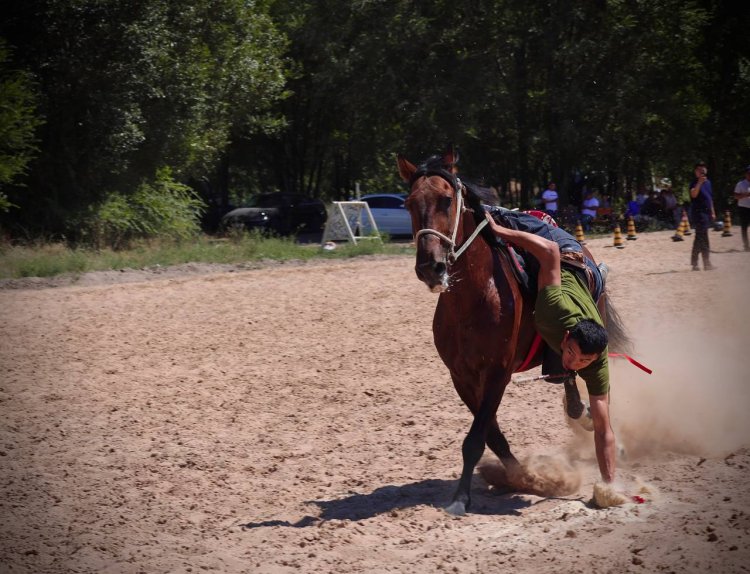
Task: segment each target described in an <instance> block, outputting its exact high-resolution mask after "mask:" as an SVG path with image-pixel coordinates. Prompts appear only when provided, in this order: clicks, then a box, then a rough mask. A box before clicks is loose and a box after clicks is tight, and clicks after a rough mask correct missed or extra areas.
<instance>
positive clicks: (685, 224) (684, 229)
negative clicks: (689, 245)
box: [682, 209, 692, 235]
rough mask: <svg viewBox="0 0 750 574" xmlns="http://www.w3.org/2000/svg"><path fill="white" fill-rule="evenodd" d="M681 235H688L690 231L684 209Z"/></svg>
mask: <svg viewBox="0 0 750 574" xmlns="http://www.w3.org/2000/svg"><path fill="white" fill-rule="evenodd" d="M682 226H683V227H682V234H683V235H690V234H691V233H692V231H691V230H690V220H689V219H688V216H687V211H685V210H684V209H683V210H682Z"/></svg>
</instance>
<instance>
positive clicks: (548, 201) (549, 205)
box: [542, 182, 557, 217]
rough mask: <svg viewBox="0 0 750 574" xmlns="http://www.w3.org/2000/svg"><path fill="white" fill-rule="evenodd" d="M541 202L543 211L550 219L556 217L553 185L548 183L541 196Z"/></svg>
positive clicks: (555, 199)
mask: <svg viewBox="0 0 750 574" xmlns="http://www.w3.org/2000/svg"><path fill="white" fill-rule="evenodd" d="M542 201H543V202H544V211H545V212H547V213H548V214H549V215H550V216H551V217H557V185H556V184H555V183H553V182H550V183H549V185H548V186H547V189H545V190H544V193H543V194H542Z"/></svg>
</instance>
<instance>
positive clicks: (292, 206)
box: [221, 193, 328, 235]
mask: <svg viewBox="0 0 750 574" xmlns="http://www.w3.org/2000/svg"><path fill="white" fill-rule="evenodd" d="M327 218H328V213H327V211H326V206H325V204H324V203H323V202H322V201H320V200H319V199H314V198H312V197H305V196H304V195H299V194H295V193H265V194H262V195H257V196H255V197H253V198H252V200H251V201H250V202H249V205H248V206H247V207H237V208H235V209H233V210H232V211H230V212H229V213H227V214H226V215H225V216H224V217H223V218H222V219H221V225H222V228H223V229H225V230H230V229H248V230H253V229H258V230H261V231H270V232H273V233H276V234H278V235H291V234H293V233H296V232H298V231H302V230H304V231H320V230H321V229H323V226H324V225H325V222H326V219H327Z"/></svg>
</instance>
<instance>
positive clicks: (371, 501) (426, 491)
mask: <svg viewBox="0 0 750 574" xmlns="http://www.w3.org/2000/svg"><path fill="white" fill-rule="evenodd" d="M476 482H477V483H479V484H480V485H481V480H477V481H476ZM456 485H457V481H455V480H437V479H431V480H422V481H420V482H413V483H411V484H404V485H401V486H394V485H388V486H383V487H381V488H378V489H376V490H374V491H373V492H371V493H369V494H358V493H352V494H350V495H349V496H346V497H345V498H338V499H335V500H311V501H308V502H307V503H308V504H314V505H316V506H318V507H319V508H320V509H321V512H320V514H319V515H318V516H305V517H303V518H301V519H300V520H298V521H297V522H289V521H288V520H264V521H262V522H247V523H245V524H242V528H243V529H245V530H250V529H253V528H262V527H267V526H289V527H292V528H305V527H307V526H314V525H317V524H319V523H320V522H322V521H325V520H352V521H357V520H365V519H367V518H372V517H374V516H377V515H379V514H385V513H388V512H392V511H394V510H401V509H405V508H412V507H415V506H420V505H427V506H433V507H435V506H440V507H442V506H445V505H447V504H448V502H449V497H450V494H452V493H453V491H454V490H455V488H456ZM471 497H472V505H471V509H470V510H469V512H470V513H471V514H487V515H496V516H502V515H506V516H507V515H509V516H519V515H520V514H521V513H520V511H521V510H522V509H524V508H527V507H529V506H531V505H532V504H533V502H532V501H531V500H530V499H528V498H526V497H522V496H520V495H517V494H497V493H494V492H492V491H490V490H488V489H487V488H486V487H484V486H483V485H482V486H479V485H478V486H477V487H476V488H473V489H472V492H471Z"/></svg>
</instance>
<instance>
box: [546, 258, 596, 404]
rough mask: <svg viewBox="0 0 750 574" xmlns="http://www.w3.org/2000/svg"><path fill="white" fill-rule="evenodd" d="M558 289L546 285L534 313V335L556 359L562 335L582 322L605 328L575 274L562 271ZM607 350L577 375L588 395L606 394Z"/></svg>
mask: <svg viewBox="0 0 750 574" xmlns="http://www.w3.org/2000/svg"><path fill="white" fill-rule="evenodd" d="M560 275H561V279H562V281H561V283H562V284H561V285H548V286H547V287H545V288H543V289H542V290H541V291H539V294H538V295H537V298H536V307H535V309H534V321H535V323H536V328H537V331H539V334H540V335H541V336H542V339H544V342H545V343H547V345H549V347H550V349H552V350H553V351H554V352H555V353H557V354H558V355H561V354H562V340H563V337H565V332H566V331H569V330H571V329H572V328H573V327H575V326H576V325H577V324H578V322H579V321H580V320H581V319H591V320H593V321H596V322H597V323H599V324H600V325H602V326H603V325H604V322H603V321H602V318H601V316H600V315H599V309H597V307H596V303H594V300H593V299H592V298H591V294H590V293H589V290H588V287H587V286H586V285H584V283H583V280H582V279H580V278H579V277H578V275H577V274H576V273H573V272H572V271H569V270H567V269H562V271H561V273H560ZM607 352H608V349H606V348H605V349H604V351H603V352H602V354H601V355H599V357H598V358H597V359H596V360H595V361H594V362H593V363H591V364H590V365H589V366H588V367H585V368H583V369H581V370H580V371H578V374H579V375H580V376H581V378H582V379H583V380H584V381H586V388H587V389H588V391H589V394H590V395H605V394H607V393H608V392H609V361H608V359H607Z"/></svg>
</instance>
